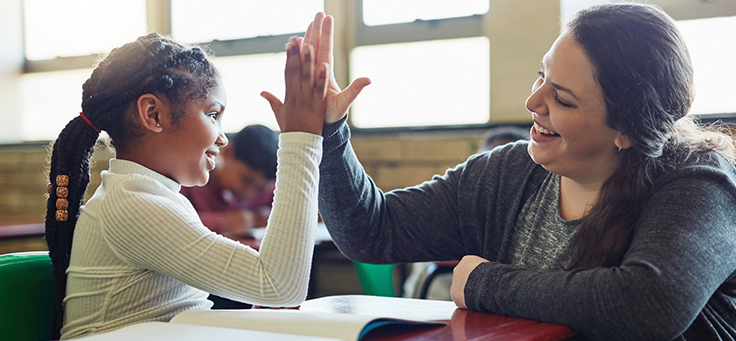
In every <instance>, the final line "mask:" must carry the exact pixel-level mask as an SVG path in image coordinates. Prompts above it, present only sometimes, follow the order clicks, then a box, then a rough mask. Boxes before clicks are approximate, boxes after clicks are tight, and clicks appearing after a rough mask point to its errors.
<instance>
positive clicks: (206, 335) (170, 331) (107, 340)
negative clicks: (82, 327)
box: [78, 322, 338, 341]
mask: <svg viewBox="0 0 736 341" xmlns="http://www.w3.org/2000/svg"><path fill="white" fill-rule="evenodd" d="M78 340H84V341H129V340H136V341H168V340H171V341H174V340H175V341H200V340H269V341H338V339H333V338H321V337H307V336H296V335H290V334H279V333H269V332H263V331H254V330H241V329H232V328H217V327H204V326H197V325H182V324H170V323H166V322H144V323H137V324H134V325H132V326H127V327H123V328H120V329H116V330H113V331H110V332H107V333H102V334H97V335H91V336H87V337H83V338H80V339H78Z"/></svg>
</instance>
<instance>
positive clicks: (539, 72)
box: [537, 70, 544, 79]
mask: <svg viewBox="0 0 736 341" xmlns="http://www.w3.org/2000/svg"><path fill="white" fill-rule="evenodd" d="M537 74H538V75H539V77H542V79H544V72H542V70H539V71H537Z"/></svg>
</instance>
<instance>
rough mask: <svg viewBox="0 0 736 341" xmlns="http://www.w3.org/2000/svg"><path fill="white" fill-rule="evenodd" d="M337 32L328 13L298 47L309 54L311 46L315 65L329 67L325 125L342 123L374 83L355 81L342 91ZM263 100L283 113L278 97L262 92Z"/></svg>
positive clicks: (319, 18)
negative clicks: (335, 51)
mask: <svg viewBox="0 0 736 341" xmlns="http://www.w3.org/2000/svg"><path fill="white" fill-rule="evenodd" d="M333 29H334V22H333V18H332V16H329V15H328V16H325V14H324V13H322V12H319V13H317V15H315V17H314V21H313V22H312V23H311V24H310V25H309V28H307V32H306V34H305V35H304V38H299V39H298V44H299V45H300V47H301V53H302V54H306V53H308V51H309V46H310V45H311V46H312V48H313V49H314V55H316V56H317V58H316V59H315V60H314V65H315V67H316V66H320V65H321V64H323V63H326V64H327V68H328V69H329V70H330V71H329V72H328V75H329V80H328V82H327V89H326V94H325V96H326V108H325V123H327V124H329V123H334V122H337V121H339V120H340V119H342V118H343V117H344V116H345V114H346V113H347V111H348V108H350V105H351V104H353V101H354V100H355V98H356V97H358V94H360V92H361V91H362V90H363V88H364V87H365V86H366V85H368V84H370V82H371V81H370V79H368V78H365V77H361V78H357V79H355V80H354V81H353V82H352V83H350V85H349V86H348V87H347V88H345V90H340V86H339V85H338V84H337V80H335V76H334V72H332V69H333V65H334V64H333V60H334V58H333V52H332V46H333V39H334V37H333ZM261 96H263V97H264V98H265V99H266V100H268V102H269V103H270V104H271V109H272V110H273V111H274V113H276V114H278V113H279V112H280V111H281V107H282V106H283V103H282V102H281V100H279V99H278V97H276V96H274V95H273V94H271V93H270V92H266V91H264V92H262V93H261Z"/></svg>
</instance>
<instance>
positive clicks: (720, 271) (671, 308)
mask: <svg viewBox="0 0 736 341" xmlns="http://www.w3.org/2000/svg"><path fill="white" fill-rule="evenodd" d="M323 135H324V136H325V140H324V154H323V158H322V163H321V165H320V190H319V209H320V213H321V215H322V218H323V219H324V221H325V224H326V225H327V228H328V229H329V231H330V234H331V235H332V238H333V239H334V241H335V243H336V244H337V246H338V248H339V249H340V251H342V252H343V253H344V254H345V255H346V256H347V257H348V258H350V259H353V260H355V261H360V262H368V263H403V262H417V261H439V260H457V259H461V258H462V257H463V256H464V255H478V256H480V257H483V258H485V259H488V260H490V262H488V263H483V264H481V265H479V266H478V267H477V268H476V269H475V270H474V271H473V272H472V273H471V274H470V277H469V278H468V282H467V285H466V287H465V301H466V304H467V306H468V308H469V309H472V310H479V311H487V312H492V313H496V314H503V315H509V316H517V317H523V318H528V319H534V320H539V321H545V322H552V323H559V324H564V325H568V326H570V327H572V328H574V329H575V330H577V331H578V332H579V333H581V334H582V335H583V336H585V337H587V338H590V339H596V340H669V339H678V340H734V339H736V278H735V275H736V169H735V168H734V167H733V166H732V165H731V164H730V163H728V161H727V160H725V158H723V157H722V156H720V155H718V154H716V153H709V154H707V155H705V157H701V158H699V160H698V161H697V162H691V163H689V164H687V165H686V166H684V167H681V168H679V169H678V170H676V171H673V172H671V173H670V174H668V176H667V177H666V178H665V180H664V181H663V182H661V183H660V184H659V185H658V186H657V190H656V193H655V194H654V195H653V196H652V198H651V199H650V200H649V201H648V202H646V203H642V205H644V209H643V212H642V216H641V219H640V220H639V222H638V223H637V225H636V227H635V230H634V236H633V240H632V242H631V246H630V248H629V250H628V252H627V253H626V255H625V257H624V260H623V263H622V264H621V266H617V267H609V268H604V267H599V268H595V269H589V270H588V269H573V270H570V271H562V270H552V271H549V270H547V271H541V270H531V269H524V268H521V267H518V266H513V265H510V264H509V263H510V254H511V245H512V240H513V238H514V233H515V228H514V226H515V224H516V222H517V218H518V215H519V212H520V210H521V208H522V206H523V205H524V203H525V201H526V200H527V199H528V198H530V197H531V196H533V195H534V194H535V193H536V192H537V191H538V190H539V188H540V185H541V184H542V182H543V181H544V179H545V177H547V175H548V174H549V172H547V171H546V170H545V169H544V168H542V167H541V166H539V165H537V164H535V163H534V162H533V161H532V160H531V158H530V157H529V155H528V153H527V150H526V149H527V148H526V147H527V143H526V142H518V143H515V144H510V145H507V146H504V147H502V148H497V149H495V150H494V151H492V152H490V153H484V154H479V155H474V156H471V157H470V158H469V159H468V160H467V161H466V162H464V163H463V164H460V165H458V166H457V167H455V168H454V169H450V170H448V171H447V172H446V173H445V174H444V175H443V176H435V177H434V178H433V179H432V180H431V181H427V182H424V183H422V184H420V185H417V186H414V187H410V188H406V189H400V190H394V191H391V192H388V193H383V192H382V191H381V190H380V189H379V188H377V187H376V186H375V184H374V183H373V181H372V180H371V179H370V178H369V177H368V176H367V175H366V173H365V171H364V170H363V167H362V166H361V165H360V163H359V161H358V159H357V158H356V156H355V154H354V152H353V150H352V147H351V145H350V142H349V139H350V131H349V129H348V127H347V125H345V124H344V120H343V121H341V122H338V123H335V124H331V125H327V126H325V130H324V133H323Z"/></svg>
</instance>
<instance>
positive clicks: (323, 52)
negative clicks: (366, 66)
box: [261, 12, 371, 134]
mask: <svg viewBox="0 0 736 341" xmlns="http://www.w3.org/2000/svg"><path fill="white" fill-rule="evenodd" d="M333 30H334V20H333V18H332V16H329V15H328V16H325V14H324V13H322V12H319V13H317V15H315V17H314V21H312V23H311V24H310V25H309V27H308V28H307V32H306V34H305V35H304V38H291V39H289V42H288V43H287V44H286V51H287V53H286V54H287V57H286V71H285V78H286V94H285V96H284V102H281V100H279V99H278V97H276V96H274V95H273V94H271V93H269V92H267V91H264V92H262V93H261V96H263V97H264V98H265V99H266V100H268V102H269V103H270V104H271V109H272V110H273V112H274V114H275V115H276V121H278V123H279V126H280V127H281V131H282V132H288V131H304V132H309V133H313V134H321V133H322V126H323V124H325V123H326V124H330V123H334V122H337V121H339V120H340V119H342V118H343V117H344V116H345V115H346V114H347V111H348V108H350V105H351V104H352V103H353V101H354V100H355V98H356V97H358V94H360V92H361V91H362V90H363V88H364V87H365V86H367V85H368V84H370V82H371V81H370V79H368V78H358V79H355V80H354V81H353V82H352V83H351V84H350V85H349V86H348V87H347V88H345V90H340V86H339V85H338V84H337V81H336V80H335V76H334V73H333V72H332V71H333V61H334V57H333V39H334V34H333ZM315 56H316V58H315ZM315 74H316V77H315V76H314V75H315ZM320 96H321V97H320ZM322 105H323V106H324V110H323V111H322V113H321V116H320V115H318V113H317V111H318V110H319V107H320V106H322Z"/></svg>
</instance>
